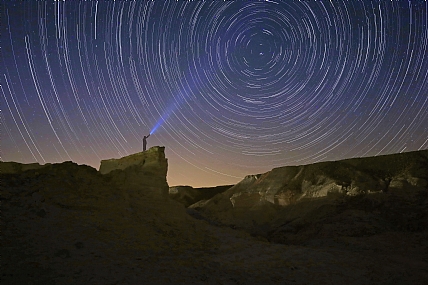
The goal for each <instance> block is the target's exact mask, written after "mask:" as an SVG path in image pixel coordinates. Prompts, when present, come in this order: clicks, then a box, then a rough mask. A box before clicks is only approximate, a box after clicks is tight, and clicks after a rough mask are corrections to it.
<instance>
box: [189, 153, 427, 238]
mask: <svg viewBox="0 0 428 285" xmlns="http://www.w3.org/2000/svg"><path fill="white" fill-rule="evenodd" d="M427 197H428V150H424V151H417V152H409V153H402V154H394V155H387V156H378V157H368V158H357V159H348V160H342V161H336V162H322V163H316V164H311V165H302V166H287V167H280V168H276V169H273V170H271V171H269V172H267V173H264V174H259V175H249V176H247V177H245V178H244V179H243V180H242V181H241V182H240V183H238V184H237V185H235V186H234V187H232V188H230V189H228V190H227V191H225V192H223V193H221V194H218V195H216V196H214V197H213V198H211V199H210V200H208V201H200V202H198V203H195V204H194V205H191V206H190V208H192V209H196V210H198V211H199V212H200V213H201V214H202V215H203V216H204V217H205V218H206V219H207V220H209V221H211V222H213V223H217V224H223V225H230V226H233V227H238V228H243V229H246V230H249V231H250V232H252V233H253V234H258V235H262V236H265V237H267V238H269V239H270V240H273V241H277V242H291V241H292V242H297V243H301V242H304V241H306V240H307V239H308V238H316V237H317V235H318V234H319V233H321V232H323V231H325V233H324V234H323V235H326V234H327V233H329V235H330V236H335V235H336V236H337V234H338V232H340V231H341V232H342V233H343V234H344V235H361V234H374V233H379V232H387V231H390V230H396V229H398V228H401V229H403V230H404V229H407V230H412V229H414V230H419V231H420V230H426V229H428V222H427V221H428V207H427V203H428V200H427ZM400 201H401V202H400ZM404 205H407V206H404ZM362 209H364V210H362ZM397 209H400V211H401V215H400V214H399V212H400V211H398V210H397ZM361 211H363V212H364V211H365V213H362V212H361ZM369 212H370V215H368V214H367V213H369ZM371 212H374V213H371ZM347 215H348V216H347ZM345 216H347V217H346V218H345ZM413 217H418V218H416V219H415V218H413ZM333 218H335V220H334V219H333ZM371 218H373V219H372V220H371V223H370V224H365V223H361V226H360V228H358V227H355V226H354V225H353V223H349V221H350V220H353V219H356V220H361V219H368V220H370V219H371ZM333 220H334V222H333ZM375 221H376V222H375ZM323 223H325V224H328V226H326V227H331V228H332V230H330V231H329V230H325V229H324V228H323V226H322V224H323ZM373 223H374V224H373ZM333 225H334V226H333ZM333 229H334V230H333ZM309 232H311V233H309Z"/></svg>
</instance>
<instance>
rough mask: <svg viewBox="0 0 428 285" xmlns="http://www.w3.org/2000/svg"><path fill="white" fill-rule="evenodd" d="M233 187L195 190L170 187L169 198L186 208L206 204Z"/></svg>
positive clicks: (187, 187) (184, 187) (225, 186)
mask: <svg viewBox="0 0 428 285" xmlns="http://www.w3.org/2000/svg"><path fill="white" fill-rule="evenodd" d="M232 186H233V185H222V186H216V187H202V188H193V187H192V186H173V187H169V197H170V198H171V199H173V200H175V201H177V202H180V203H181V204H183V205H184V206H185V207H189V206H190V205H192V204H195V203H196V202H199V203H201V202H204V201H207V200H209V199H211V198H212V197H214V196H215V195H217V194H219V193H222V192H224V191H226V190H227V189H229V188H231V187H232Z"/></svg>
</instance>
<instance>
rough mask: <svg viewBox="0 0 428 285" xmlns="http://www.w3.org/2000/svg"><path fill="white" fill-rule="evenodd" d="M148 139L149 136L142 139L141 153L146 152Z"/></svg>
mask: <svg viewBox="0 0 428 285" xmlns="http://www.w3.org/2000/svg"><path fill="white" fill-rule="evenodd" d="M148 137H150V134H149V135H148V136H144V137H143V151H146V148H147V138H148Z"/></svg>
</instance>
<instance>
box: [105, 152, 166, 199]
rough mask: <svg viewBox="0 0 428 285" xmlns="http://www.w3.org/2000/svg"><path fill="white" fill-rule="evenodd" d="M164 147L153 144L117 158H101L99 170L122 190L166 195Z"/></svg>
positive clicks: (142, 193)
mask: <svg viewBox="0 0 428 285" xmlns="http://www.w3.org/2000/svg"><path fill="white" fill-rule="evenodd" d="M167 171H168V161H167V159H166V158H165V147H159V146H155V147H152V148H150V149H149V150H147V151H144V152H139V153H136V154H132V155H129V156H125V157H122V158H119V159H108V160H102V161H101V165H100V170H99V172H100V173H101V174H104V175H105V176H106V177H107V178H108V179H110V181H111V182H112V183H115V184H116V186H117V187H118V188H119V189H122V190H123V191H126V192H129V191H137V192H139V193H140V194H141V195H147V194H149V193H151V194H153V195H156V194H161V195H162V197H167V196H168V188H169V187H168V184H167V182H166V174H167Z"/></svg>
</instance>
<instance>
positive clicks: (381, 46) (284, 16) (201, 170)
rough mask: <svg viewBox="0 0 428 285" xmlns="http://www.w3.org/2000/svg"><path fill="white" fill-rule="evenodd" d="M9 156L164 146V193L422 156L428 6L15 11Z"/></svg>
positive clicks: (427, 120) (96, 158)
mask: <svg viewBox="0 0 428 285" xmlns="http://www.w3.org/2000/svg"><path fill="white" fill-rule="evenodd" d="M1 9H2V15H1V64H0V71H1V74H0V75H1V79H0V80H1V96H0V103H1V146H0V148H1V159H2V160H3V161H17V162H21V163H30V162H39V163H41V164H44V163H48V162H49V163H56V162H63V161H67V160H72V161H74V162H76V163H79V164H87V165H91V166H93V167H95V168H97V169H98V167H99V164H100V160H102V159H109V158H119V157H121V156H125V155H129V154H132V153H136V152H139V151H141V150H142V138H143V136H144V135H148V134H149V133H150V132H153V134H152V135H151V136H150V138H148V139H147V142H148V147H151V146H155V145H161V146H165V147H166V150H165V152H166V156H167V158H168V163H169V168H168V183H169V185H170V186H172V185H192V186H195V187H199V186H212V185H221V184H229V183H230V184H233V183H236V182H238V181H240V180H241V179H243V177H244V176H246V175H248V174H257V173H263V172H266V171H269V170H271V169H272V168H274V167H279V166H286V165H302V164H309V163H315V162H319V161H328V160H339V159H345V158H353V157H364V156H375V155H382V154H391V153H399V152H408V151H414V150H422V149H427V148H428V3H427V2H426V1H395V0H394V1H389V0H388V1H357V0H352V1H291V0H290V1H288V0H287V1H205V2H202V1H191V2H187V1H178V2H176V1H136V2H129V1H116V2H112V1H85V2H83V1H82V2H80V1H58V2H53V1H46V2H39V1H13V2H4V1H3V2H2V8H1Z"/></svg>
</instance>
